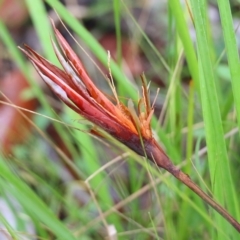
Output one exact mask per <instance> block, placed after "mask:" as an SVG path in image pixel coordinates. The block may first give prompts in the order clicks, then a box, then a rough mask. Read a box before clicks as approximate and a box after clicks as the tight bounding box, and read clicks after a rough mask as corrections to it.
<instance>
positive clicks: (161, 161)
mask: <svg viewBox="0 0 240 240" xmlns="http://www.w3.org/2000/svg"><path fill="white" fill-rule="evenodd" d="M150 145H151V146H148V149H147V150H148V151H147V155H148V157H149V158H150V159H151V160H152V161H153V162H155V163H156V164H157V165H158V166H159V167H161V168H164V169H165V170H167V171H168V172H169V173H171V174H172V175H173V176H174V177H175V178H177V179H178V180H179V181H181V182H182V183H183V184H184V185H186V186H187V187H188V188H190V189H191V190H192V191H193V192H195V193H196V194H197V195H198V196H199V197H200V198H201V199H202V200H203V201H205V202H206V203H207V204H208V205H210V206H211V207H212V208H213V209H215V210H216V211H217V212H218V213H219V214H220V215H222V216H223V217H224V218H225V219H226V220H227V221H228V222H229V223H230V224H231V225H232V226H233V227H234V228H235V229H236V230H237V231H238V232H240V223H238V222H237V221H236V220H235V219H234V218H233V217H232V216H231V215H230V214H229V213H228V212H227V211H226V210H225V209H224V208H223V207H222V206H220V205H219V204H218V203H217V202H216V201H215V200H213V199H212V198H211V197H210V196H209V195H207V194H206V193H205V192H204V191H203V190H202V189H201V188H200V187H199V186H198V185H196V184H195V183H194V182H193V181H192V180H191V178H190V177H189V176H188V175H187V174H185V173H184V172H182V171H181V170H179V169H178V168H177V167H176V166H175V165H174V164H173V163H172V161H171V160H170V159H169V158H168V156H167V155H166V154H165V153H164V152H163V150H162V149H161V147H160V146H159V145H158V143H157V142H156V141H155V140H154V139H153V140H152V143H151V144H150ZM150 151H151V154H149V152H150Z"/></svg>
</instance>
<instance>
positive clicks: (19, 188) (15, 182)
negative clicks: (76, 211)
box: [0, 157, 76, 240]
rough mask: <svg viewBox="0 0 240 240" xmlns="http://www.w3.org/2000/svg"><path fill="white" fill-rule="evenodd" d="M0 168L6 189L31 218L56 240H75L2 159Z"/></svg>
mask: <svg viewBox="0 0 240 240" xmlns="http://www.w3.org/2000/svg"><path fill="white" fill-rule="evenodd" d="M0 168H1V172H0V175H1V177H2V178H4V179H5V181H6V182H7V183H8V184H10V186H9V187H8V188H7V189H8V190H9V191H10V192H11V193H12V194H13V196H15V198H16V199H17V200H18V201H19V202H20V203H21V204H22V206H23V207H24V208H25V209H26V211H27V212H28V213H30V214H31V216H32V217H34V218H36V219H38V221H41V222H43V223H44V224H45V225H46V226H47V227H48V228H49V229H50V230H51V231H52V232H53V233H54V234H55V235H56V236H57V237H58V239H63V240H65V239H69V240H75V239H76V238H75V237H74V236H73V235H72V234H71V233H70V231H69V230H68V229H67V228H66V226H64V225H63V224H62V223H61V222H60V221H59V220H58V219H57V218H56V216H55V215H54V214H53V213H52V212H51V210H49V208H48V207H47V206H46V205H45V204H44V202H43V201H42V200H41V199H40V198H39V197H38V196H37V195H36V194H35V193H34V192H33V191H32V190H31V189H30V188H29V187H28V186H27V185H26V184H25V183H24V182H23V181H22V180H21V179H20V178H18V177H17V176H16V174H15V173H13V172H12V171H11V170H10V168H9V166H8V165H7V163H6V161H5V160H4V159H3V157H1V159H0Z"/></svg>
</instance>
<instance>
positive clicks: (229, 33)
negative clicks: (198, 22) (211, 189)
mask: <svg viewBox="0 0 240 240" xmlns="http://www.w3.org/2000/svg"><path fill="white" fill-rule="evenodd" d="M218 6H219V11H220V17H221V22H222V28H223V36H224V41H225V46H226V53H227V58H228V63H229V69H230V73H231V78H232V91H233V96H234V102H235V108H236V111H237V118H238V127H239V128H240V94H239V89H240V81H239V76H240V64H239V54H238V47H237V41H236V37H235V30H234V27H233V19H232V14H231V7H230V3H229V1H224V0H218ZM238 212H239V211H238ZM238 217H239V216H238Z"/></svg>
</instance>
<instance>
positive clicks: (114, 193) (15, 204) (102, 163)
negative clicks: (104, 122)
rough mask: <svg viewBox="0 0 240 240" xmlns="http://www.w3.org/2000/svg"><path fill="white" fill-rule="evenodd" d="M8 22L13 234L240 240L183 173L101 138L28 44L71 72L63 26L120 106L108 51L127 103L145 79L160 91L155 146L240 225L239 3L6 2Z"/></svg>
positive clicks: (6, 170)
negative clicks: (63, 60)
mask: <svg viewBox="0 0 240 240" xmlns="http://www.w3.org/2000/svg"><path fill="white" fill-rule="evenodd" d="M226 2H227V1H226ZM53 9H55V10H56V12H57V13H58V14H59V17H60V19H62V20H63V22H64V23H65V24H66V26H67V28H68V29H69V31H70V32H71V34H72V35H73V36H74V37H75V38H76V40H77V41H78V42H79V44H80V45H81V46H82V48H83V49H84V51H83V50H82V49H81V48H80V47H79V46H78V45H77V44H76V42H75V41H74V40H73V38H72V37H71V36H70V35H69V33H68V32H67V31H66V29H65V28H64V27H63V25H62V23H61V22H60V19H59V17H58V16H57V15H56V13H55V11H54V10H53ZM223 10H224V11H223ZM230 10H231V11H230ZM231 12H232V14H233V16H232V15H231ZM224 14H225V15H224ZM0 18H1V21H0V47H1V51H0V91H1V97H0V100H1V102H0V103H1V105H0V123H1V127H0V146H1V155H0V169H1V171H0V175H1V178H0V186H1V187H0V189H1V195H0V209H1V211H0V224H1V225H0V238H1V239H38V238H40V239H55V238H59V239H179V240H181V239H237V238H238V234H237V233H236V231H235V230H234V229H233V228H232V227H231V226H230V225H229V224H228V223H227V222H226V221H225V220H223V219H222V218H221V217H219V216H218V215H217V214H215V213H214V212H212V211H211V210H209V209H208V208H207V207H206V206H205V204H204V203H203V202H202V201H201V200H200V199H199V198H198V197H197V196H195V194H193V193H191V192H190V190H188V189H187V188H186V187H185V186H182V185H181V184H180V183H178V182H177V181H176V180H175V179H173V177H171V176H169V175H168V174H166V173H165V172H164V171H159V170H158V169H157V168H156V167H155V166H154V164H150V163H149V162H147V161H145V160H144V159H142V158H141V157H139V156H136V155H135V154H133V153H132V152H131V151H129V150H128V149H126V148H124V147H123V146H122V145H121V144H119V143H117V142H113V140H103V139H97V138H96V137H93V136H92V135H90V134H89V130H90V129H92V130H94V129H93V128H92V126H91V125H90V124H89V123H87V122H86V121H85V120H84V119H82V118H81V116H78V115H77V114H76V113H74V112H73V111H71V110H70V109H68V108H67V107H65V106H64V105H62V104H61V102H59V101H58V100H57V98H56V97H55V96H54V95H53V94H52V93H51V92H50V91H49V90H48V89H47V88H46V86H45V85H44V84H43V82H42V80H41V79H40V78H39V76H38V75H37V74H36V72H35V71H34V69H33V67H32V66H31V64H30V63H29V62H28V61H27V60H26V59H25V58H24V56H23V55H22V53H21V52H20V51H19V50H18V49H17V46H18V45H20V46H22V45H23V44H24V43H26V44H28V45H30V46H31V47H32V48H33V49H35V50H36V51H38V52H40V53H41V54H42V55H44V56H45V57H46V58H47V59H48V60H50V61H52V62H53V63H54V64H57V65H59V64H58V62H57V60H56V57H55V56H54V52H53V49H52V46H51V42H50V36H52V29H51V26H50V21H49V18H52V19H53V21H54V22H55V25H56V26H57V28H58V29H59V30H60V31H61V33H62V34H63V35H64V36H65V38H66V39H67V41H68V42H69V43H70V44H71V46H72V47H73V49H75V51H76V52H77V54H78V55H79V56H80V58H81V59H82V61H83V63H84V64H85V66H86V68H87V70H88V72H89V75H90V76H91V77H92V79H93V81H94V82H95V83H96V85H97V86H99V88H100V89H101V90H102V91H103V92H104V93H105V94H106V95H108V96H109V97H110V98H111V97H112V94H111V91H110V88H109V86H108V84H107V82H106V80H105V78H104V76H103V75H104V74H105V75H108V74H109V70H108V58H107V52H106V51H107V50H109V51H110V53H111V56H112V58H113V60H112V65H111V71H112V74H113V77H114V80H115V85H116V88H117V91H118V94H119V96H120V99H121V100H122V101H123V102H126V101H127V100H128V99H129V98H132V99H133V101H134V102H135V103H137V97H138V91H141V89H140V84H141V81H140V74H141V73H142V72H144V73H145V75H146V77H147V79H148V81H149V82H151V85H150V94H151V95H150V96H151V99H152V100H153V99H154V98H155V96H156V92H157V88H160V89H161V91H160V94H159V96H158V98H157V101H156V104H155V117H154V119H153V121H152V126H153V129H154V131H155V134H156V138H158V139H159V140H160V141H161V143H162V145H163V147H164V148H165V149H166V152H167V153H168V155H169V156H170V158H171V159H172V160H173V161H174V163H175V164H177V165H179V167H180V168H182V169H183V170H184V171H185V172H186V173H187V174H189V175H190V176H191V178H192V179H193V180H194V181H195V182H197V183H198V184H199V185H200V186H201V187H202V188H203V189H204V190H205V191H206V192H208V193H211V194H213V196H214V198H215V199H216V200H217V201H218V202H220V203H221V204H222V205H223V206H224V207H226V209H227V210H228V211H229V212H230V213H231V214H232V215H233V216H234V217H235V218H237V219H238V220H240V216H239V215H240V212H239V201H238V199H239V194H240V193H239V188H237V187H238V176H239V170H240V169H239V166H240V164H239V157H238V156H239V147H238V146H239V135H238V121H237V119H238V120H239V117H238V116H239V110H238V108H239V107H240V102H239V99H238V94H237V92H238V89H239V88H238V78H239V76H240V74H239V75H238V71H240V70H238V68H239V60H238V47H239V46H238V45H237V41H236V39H237V40H238V39H239V37H240V36H239V33H238V24H239V2H238V1H231V2H227V3H224V1H221V0H219V1H218V3H216V2H215V1H208V2H207V1H206V2H205V1H194V0H193V1H178V0H169V1H153V0H151V1H146V0H139V1H130V0H129V1H119V0H112V1H110V0H105V1H98V0H92V1H90V0H89V1H84V0H75V1H74V0H65V1H57V0H46V1H42V0H34V1H31V0H25V1H24V0H11V1H10V0H2V1H0ZM220 19H222V22H221V21H220ZM225 19H228V21H226V20H225ZM193 21H194V24H193ZM232 23H233V26H232V25H231V24H232ZM195 28H196V31H195ZM234 31H235V32H234ZM233 34H235V36H236V39H235V38H234V35H233ZM86 52H87V55H86ZM196 56H197V57H196ZM92 60H93V61H94V62H95V63H96V64H97V65H98V66H99V68H100V69H101V70H102V72H103V73H104V74H102V73H101V72H100V71H99V69H98V68H97V67H96V66H95V64H94V63H93V61H92ZM206 146H207V147H208V151H207V147H206Z"/></svg>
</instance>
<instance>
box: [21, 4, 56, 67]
mask: <svg viewBox="0 0 240 240" xmlns="http://www.w3.org/2000/svg"><path fill="white" fill-rule="evenodd" d="M25 2H26V4H27V7H28V10H29V13H30V16H31V19H32V21H33V24H34V27H35V29H36V31H37V35H38V37H39V40H40V44H41V45H42V48H43V50H44V55H45V56H46V58H47V59H48V60H49V61H51V62H52V63H54V64H55V65H58V66H59V65H60V64H59V62H58V60H57V57H56V55H55V53H54V50H53V47H52V44H51V41H49V39H50V36H51V35H52V36H53V34H52V32H53V31H52V27H51V25H50V22H49V19H48V16H47V12H46V9H45V6H44V2H43V1H42V0H35V1H31V0H26V1H25Z"/></svg>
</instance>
